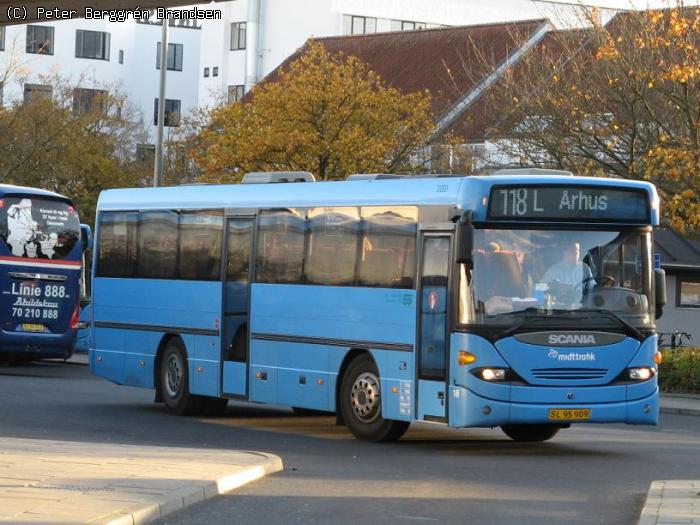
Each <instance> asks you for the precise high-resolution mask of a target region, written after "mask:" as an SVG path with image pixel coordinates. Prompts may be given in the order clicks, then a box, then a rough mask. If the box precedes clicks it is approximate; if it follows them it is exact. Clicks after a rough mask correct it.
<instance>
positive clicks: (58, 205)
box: [0, 184, 89, 362]
mask: <svg viewBox="0 0 700 525" xmlns="http://www.w3.org/2000/svg"><path fill="white" fill-rule="evenodd" d="M88 232H89V228H88V227H87V226H82V227H81V224H80V221H79V219H78V212H77V211H76V209H75V207H74V206H73V203H72V202H71V201H70V200H69V199H68V198H66V197H64V196H62V195H59V194H57V193H52V192H49V191H44V190H40V189H35V188H26V187H21V186H12V185H8V184H0V239H1V241H0V275H1V282H2V290H1V291H2V295H1V296H0V311H2V318H1V322H2V330H1V331H0V361H11V362H12V361H30V360H34V359H44V358H64V359H65V358H68V357H70V355H71V354H72V352H73V345H74V343H75V337H76V331H77V328H78V322H79V319H78V315H79V314H78V312H79V301H80V295H81V294H80V290H81V269H82V266H83V265H82V256H83V249H84V247H86V244H87V243H88V242H89V233H88Z"/></svg>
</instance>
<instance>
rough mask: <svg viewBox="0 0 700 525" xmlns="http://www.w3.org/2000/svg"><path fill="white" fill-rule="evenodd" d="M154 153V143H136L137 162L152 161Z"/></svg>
mask: <svg viewBox="0 0 700 525" xmlns="http://www.w3.org/2000/svg"><path fill="white" fill-rule="evenodd" d="M155 155H156V146H155V144H137V145H136V161H137V162H153V159H155Z"/></svg>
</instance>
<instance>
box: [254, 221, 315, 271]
mask: <svg viewBox="0 0 700 525" xmlns="http://www.w3.org/2000/svg"><path fill="white" fill-rule="evenodd" d="M305 229H306V217H305V214H304V212H303V211H300V210H271V211H267V212H262V213H261V214H260V219H259V229H258V233H259V236H258V248H257V256H256V268H255V271H256V275H257V280H258V281H259V282H262V283H298V282H301V278H302V267H303V261H304V237H305Z"/></svg>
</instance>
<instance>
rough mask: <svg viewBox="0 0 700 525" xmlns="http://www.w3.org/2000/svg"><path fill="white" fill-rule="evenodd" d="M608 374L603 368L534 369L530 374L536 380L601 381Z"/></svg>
mask: <svg viewBox="0 0 700 525" xmlns="http://www.w3.org/2000/svg"><path fill="white" fill-rule="evenodd" d="M607 373H608V371H607V369H605V368H535V369H534V370H533V371H532V374H533V375H534V376H535V377H536V378H537V379H555V380H564V381H566V380H567V379H603V378H604V377H605V376H606V374H607Z"/></svg>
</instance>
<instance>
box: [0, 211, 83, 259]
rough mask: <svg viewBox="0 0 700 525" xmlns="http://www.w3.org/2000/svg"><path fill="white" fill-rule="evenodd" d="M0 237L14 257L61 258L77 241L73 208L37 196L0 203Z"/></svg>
mask: <svg viewBox="0 0 700 525" xmlns="http://www.w3.org/2000/svg"><path fill="white" fill-rule="evenodd" d="M0 238H2V240H3V241H4V244H5V246H4V247H5V248H6V249H7V250H8V251H9V252H10V253H11V254H12V255H14V256H15V257H28V258H31V259H64V258H66V257H67V256H68V255H69V254H70V252H71V250H72V249H73V247H74V246H75V245H76V243H77V242H78V239H79V238H80V224H79V220H78V214H77V213H76V212H75V209H74V208H73V207H72V206H71V205H70V204H68V203H67V202H63V201H52V200H48V199H42V198H40V197H5V198H3V199H1V200H0Z"/></svg>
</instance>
